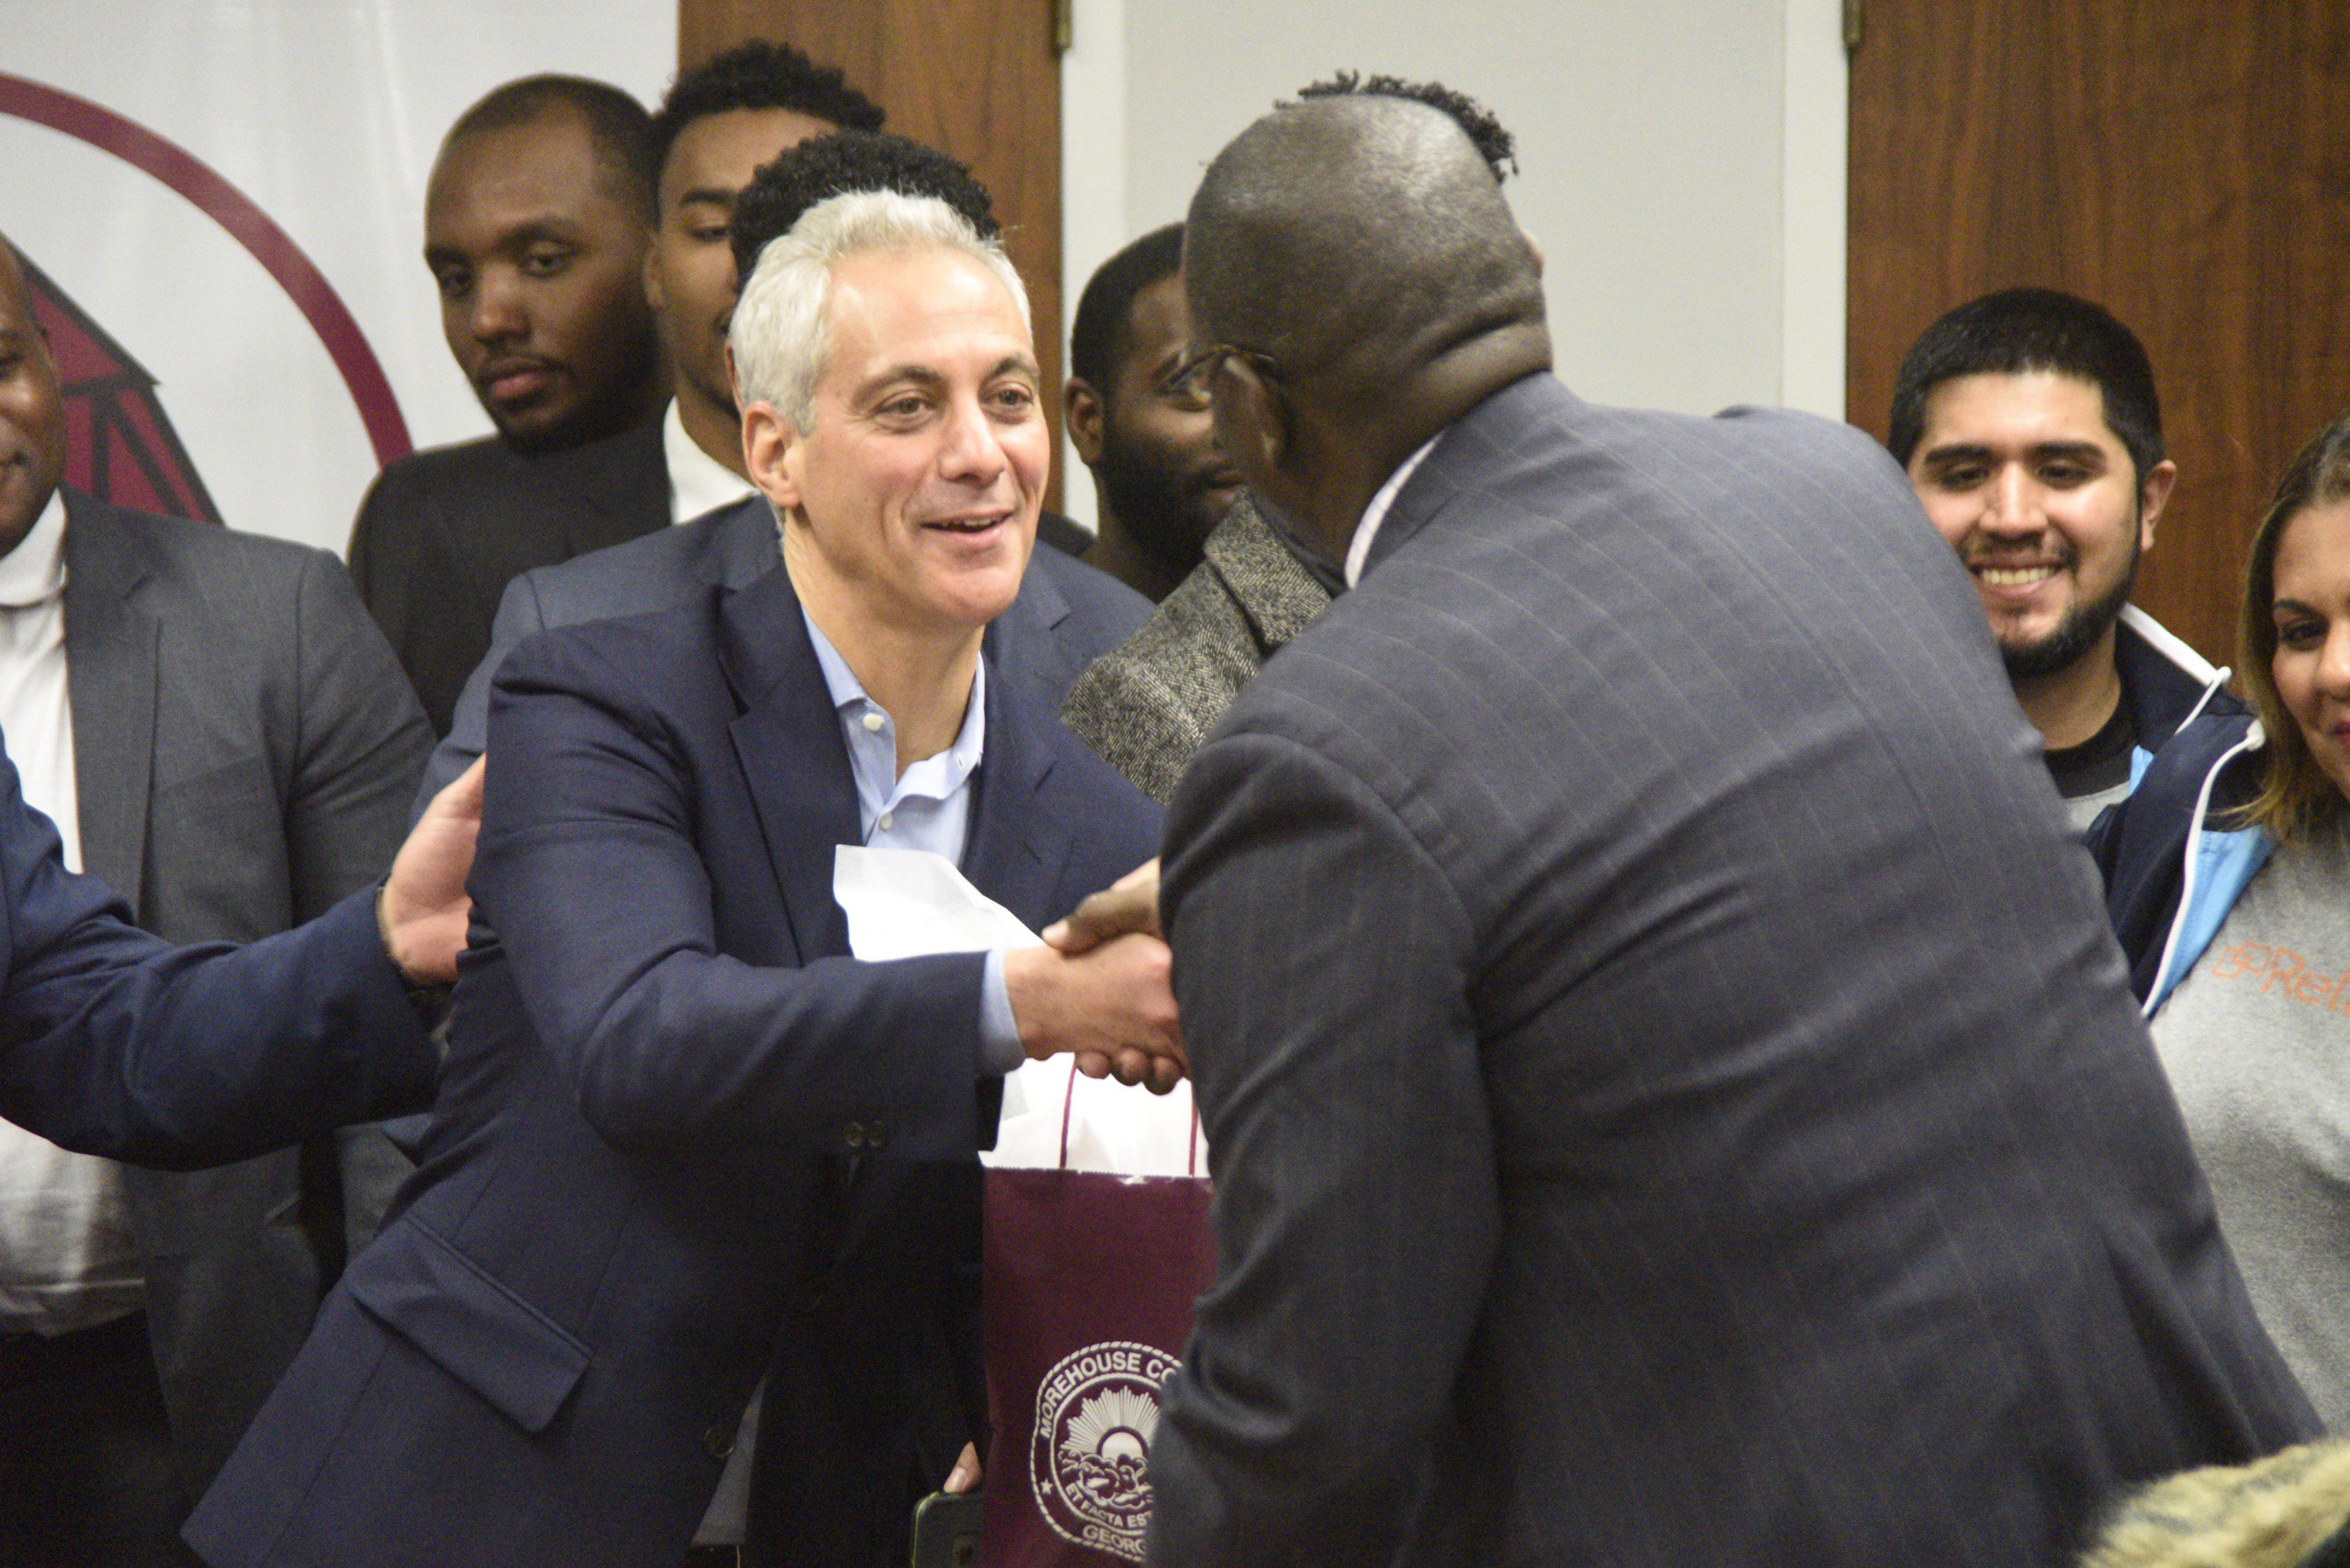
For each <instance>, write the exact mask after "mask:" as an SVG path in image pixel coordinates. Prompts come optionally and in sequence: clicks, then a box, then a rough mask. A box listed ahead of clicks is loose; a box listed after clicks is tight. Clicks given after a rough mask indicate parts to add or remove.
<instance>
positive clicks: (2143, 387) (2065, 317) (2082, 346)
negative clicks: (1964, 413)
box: [1885, 288, 2162, 480]
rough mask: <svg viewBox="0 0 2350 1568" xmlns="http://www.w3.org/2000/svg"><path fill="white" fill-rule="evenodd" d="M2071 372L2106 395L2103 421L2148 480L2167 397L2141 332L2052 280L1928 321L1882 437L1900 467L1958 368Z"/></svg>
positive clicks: (1904, 369)
mask: <svg viewBox="0 0 2350 1568" xmlns="http://www.w3.org/2000/svg"><path fill="white" fill-rule="evenodd" d="M2035 370H2038V371H2045V372H2049V373H2052V374H2054V375H2059V376H2070V377H2072V378H2073V379H2074V380H2077V381H2086V382H2088V383H2089V384H2090V385H2091V386H2093V387H2095V388H2096V389H2097V390H2098V391H2099V392H2100V393H2101V394H2103V396H2104V399H2105V407H2106V425H2107V426H2108V427H2109V428H2111V430H2112V431H2113V432H2114V434H2115V436H2116V438H2118V439H2119V440H2120V441H2121V443H2122V447H2123V449H2124V450H2125V451H2126V452H2128V453H2129V455H2130V462H2132V463H2134V464H2135V465H2136V466H2137V477H2138V478H2139V479H2141V480H2143V479H2144V478H2145V477H2146V475H2147V471H2148V470H2150V469H2152V468H2153V467H2154V465H2155V464H2157V463H2158V462H2161V461H2162V404H2161V402H2160V400H2158V399H2157V398H2156V397H2155V394H2154V367H2153V366H2152V365H2151V364H2149V363H2148V362H2147V357H2146V349H2145V348H2143V347H2142V346H2141V345H2140V344H2139V342H2138V340H2137V334H2135V333H2133V332H2132V331H2131V330H2130V329H2129V328H2128V327H2125V326H2123V325H2122V324H2121V322H2120V321H2118V320H2116V318H2115V317H2114V316H2113V314H2112V313H2111V312H2110V311H2108V310H2106V308H2105V307H2103V306H2097V305H2092V304H2091V303H2089V301H2087V300H2085V299H2077V298H2075V297H2074V296H2072V295H2069V294H2062V293H2059V292H2058V291H2057V290H2055V289H2053V288H2008V289H2002V290H2001V291H2000V292H1998V293H1997V294H1987V295H1984V296H1982V297H1981V299H1974V300H1969V301H1968V302H1967V303H1966V304H1964V305H1961V306H1959V307H1958V308H1957V309H1955V310H1952V311H1950V312H1949V313H1948V314H1947V315H1945V316H1943V317H1942V318H1941V319H1940V320H1939V321H1937V322H1935V323H1934V325H1932V326H1931V327H1928V328H1926V330H1925V332H1924V334H1923V335H1921V336H1920V337H1918V341H1917V342H1916V343H1915V344H1913V345H1911V346H1910V349H1909V352H1908V356H1907V357H1906V358H1903V359H1902V361H1901V370H1900V374H1899V375H1898V377H1896V378H1895V379H1894V384H1893V418H1892V421H1891V424H1890V428H1889V429H1888V431H1887V435H1886V441H1885V444H1886V446H1887V449H1888V450H1889V451H1891V452H1892V453H1893V457H1894V461H1895V462H1898V463H1900V464H1901V466H1902V467H1904V468H1907V467H1908V466H1909V459H1910V458H1911V457H1912V456H1914V455H1915V454H1916V452H1917V451H1918V441H1921V440H1922V439H1924V437H1925V433H1926V400H1927V399H1928V398H1929V397H1930V396H1931V395H1932V393H1933V390H1934V389H1935V388H1936V387H1939V386H1940V385H1941V384H1942V383H1943V382H1944V381H1948V380H1952V379H1956V378H1958V377H1960V376H1983V375H1992V376H2021V375H2026V374H2029V373H2031V372H2033V371H2035Z"/></svg>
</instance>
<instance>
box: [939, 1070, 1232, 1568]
mask: <svg viewBox="0 0 2350 1568" xmlns="http://www.w3.org/2000/svg"><path fill="white" fill-rule="evenodd" d="M1071 1087H1072V1091H1074V1088H1075V1080H1074V1078H1073V1079H1072V1080H1071ZM1067 1116H1068V1106H1067V1105H1066V1103H1065V1104H1064V1105H1063V1106H1062V1140H1061V1158H1062V1160H1063V1162H1064V1164H1065V1165H1066V1161H1067V1159H1068V1133H1067ZM1192 1147H1193V1157H1192V1158H1193V1159H1194V1161H1195V1165H1194V1168H1195V1169H1196V1160H1197V1149H1198V1140H1197V1138H1196V1137H1194V1139H1193V1143H1192ZM986 1177H987V1218H986V1242H985V1253H984V1265H983V1270H984V1272H983V1276H982V1288H983V1293H984V1298H983V1299H984V1303H985V1316H986V1326H985V1333H986V1357H987V1405H988V1415H989V1417H990V1420H991V1422H992V1423H993V1428H994V1434H995V1435H994V1439H993V1447H992V1448H991V1449H990V1450H989V1455H988V1463H987V1473H986V1480H985V1483H984V1484H985V1488H986V1502H985V1509H986V1512H985V1516H984V1520H985V1521H984V1523H983V1526H982V1528H981V1532H980V1549H979V1560H980V1562H981V1563H983V1564H984V1565H986V1568H1094V1565H1097V1564H1100V1563H1139V1562H1141V1561H1142V1536H1143V1531H1144V1529H1145V1528H1146V1526H1147V1525H1148V1524H1149V1520H1150V1477H1149V1460H1150V1443H1151V1439H1152V1438H1153V1437H1154V1436H1156V1434H1157V1431H1158V1427H1159V1401H1160V1399H1161V1397H1162V1395H1161V1391H1160V1385H1162V1384H1163V1383H1164V1382H1165V1381H1166V1380H1167V1377H1168V1375H1169V1374H1170V1373H1172V1372H1173V1371H1174V1370H1175V1368H1176V1366H1177V1365H1178V1363H1179V1362H1180V1360H1181V1357H1182V1352H1183V1342H1184V1341H1185V1340H1186V1339H1187V1338H1188V1337H1190V1335H1191V1302H1192V1299H1193V1298H1194V1297H1196V1296H1197V1295H1198V1294H1199V1293H1201V1291H1203V1290H1205V1289H1206V1288H1207V1286H1208V1284H1209V1282H1210V1281H1211V1280H1212V1279H1213V1278H1214V1277H1215V1249H1214V1243H1213V1241H1211V1238H1210V1236H1209V1233H1208V1183H1207V1181H1206V1179H1203V1178H1201V1177H1199V1176H1196V1175H1194V1176H1114V1175H1109V1174H1107V1173H1103V1172H1097V1171H1089V1170H1068V1169H1066V1168H1065V1169H1060V1170H1049V1169H1048V1170H1033V1169H1031V1170H1020V1169H1003V1168H991V1169H990V1170H988V1171H987V1172H986Z"/></svg>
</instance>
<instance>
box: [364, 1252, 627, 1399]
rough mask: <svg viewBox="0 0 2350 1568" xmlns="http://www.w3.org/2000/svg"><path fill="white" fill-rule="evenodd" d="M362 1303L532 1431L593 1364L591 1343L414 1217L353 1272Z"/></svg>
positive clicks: (462, 1380) (446, 1368) (426, 1353)
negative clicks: (589, 1358) (568, 1330)
mask: <svg viewBox="0 0 2350 1568" xmlns="http://www.w3.org/2000/svg"><path fill="white" fill-rule="evenodd" d="M343 1278H344V1281H345V1282H346V1283H348V1285H349V1286H350V1291H351V1294H352V1295H353V1296H354V1297H355V1298H357V1300H358V1301H359V1304H360V1305H361V1306H363V1307H365V1308H367V1310H368V1311H369V1312H370V1313H372V1314H375V1316H376V1317H378V1318H379V1319H380V1320H381V1321H382V1322H383V1324H384V1325H385V1326H386V1327H388V1328H390V1330H392V1332H393V1333H395V1334H400V1336H401V1337H402V1338H404V1339H406V1340H408V1341H409V1342H410V1343H411V1344H413V1345H415V1346H416V1348H417V1349H419V1350H421V1351H422V1352H424V1354H425V1355H429V1356H431V1357H432V1359H433V1360H434V1361H436V1362H438V1363H440V1365H441V1366H442V1369H444V1370H445V1371H447V1372H448V1373H450V1374H451V1375H452V1376H454V1377H455V1378H456V1379H457V1380H458V1381H459V1382H461V1383H463V1384H464V1385H465V1386H467V1387H469V1388H471V1389H473V1392H474V1393H476V1394H479V1395H480V1396H481V1397H483V1398H484V1399H487V1400H488V1401H489V1402H490V1403H491V1404H492V1405H494V1406H495V1407H497V1408H498V1409H499V1410H500V1411H502V1412H504V1414H505V1415H506V1416H507V1417H509V1418H511V1419H512V1420H513V1421H515V1423H516V1424H517V1425H518V1426H520V1427H521V1428H523V1430H525V1431H526V1432H542V1431H545V1430H546V1425H547V1423H548V1422H550V1421H552V1420H554V1419H555V1413H556V1411H557V1410H559V1409H561V1408H562V1407H563V1401H564V1400H565V1399H567V1398H568V1397H570V1394H571V1390H572V1389H573V1388H574V1387H575V1386H577V1384H578V1382H579V1377H580V1375H581V1374H582V1373H584V1372H586V1371H587V1355H588V1352H587V1346H586V1345H582V1344H581V1343H580V1342H579V1341H578V1340H577V1339H575V1338H573V1337H572V1336H571V1335H570V1334H567V1333H566V1332H564V1329H563V1327H562V1325H561V1324H557V1323H556V1321H555V1320H554V1319H553V1318H551V1317H548V1316H547V1315H546V1314H545V1313H543V1312H541V1311H539V1310H538V1309H537V1308H536V1307H535V1306H533V1305H531V1304H530V1303H528V1302H526V1301H525V1300H523V1299H522V1297H520V1296H518V1295H516V1294H515V1293H514V1292H513V1291H511V1290H509V1289H507V1288H506V1287H505V1286H504V1285H503V1284H501V1283H500V1282H498V1281H496V1280H494V1279H493V1278H491V1277H490V1275H489V1274H487V1273H485V1272H483V1269H482V1266H481V1265H480V1264H478V1263H476V1262H473V1260H472V1259H471V1258H468V1257H466V1256H465V1254H464V1253H463V1252H461V1251H458V1250H457V1248H456V1247H455V1245H454V1244H452V1242H450V1241H447V1240H445V1239H443V1238H442V1237H441V1236H440V1235H438V1234H436V1233H434V1232H433V1231H431V1230H429V1229H427V1228H426V1227H424V1226H422V1225H420V1224H418V1223H417V1222H416V1220H413V1219H411V1220H407V1221H405V1222H404V1223H400V1224H395V1225H393V1226H392V1227H391V1228H390V1229H389V1230H387V1231H384V1232H383V1233H382V1234H381V1235H380V1236H378V1237H377V1238H376V1239H375V1240H374V1241H372V1242H370V1243H369V1246H368V1247H367V1249H366V1250H365V1251H362V1252H361V1253H360V1254H359V1256H358V1257H357V1258H354V1259H353V1260H352V1261H351V1266H350V1268H349V1269H348V1271H346V1272H345V1273H344V1276H343Z"/></svg>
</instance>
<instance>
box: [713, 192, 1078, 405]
mask: <svg viewBox="0 0 2350 1568" xmlns="http://www.w3.org/2000/svg"><path fill="white" fill-rule="evenodd" d="M926 249H941V250H951V251H959V252H961V253H962V254H964V255H967V256H969V257H971V258H972V260H973V261H976V262H978V263H979V264H980V265H982V266H984V267H985V268H987V270H988V271H989V272H991V273H993V275H994V276H995V278H996V281H997V282H999V283H1001V284H1003V286H1004V289H1005V291H1006V292H1008V293H1009V294H1010V295H1011V296H1012V301H1013V304H1014V306H1017V307H1018V308H1019V311H1020V323H1021V325H1022V326H1023V327H1029V325H1030V323H1029V316H1028V291H1027V290H1026V289H1025V288H1024V287H1023V286H1021V283H1020V275H1019V274H1018V273H1017V272H1015V271H1014V270H1013V266H1012V263H1011V261H1010V259H1009V258H1007V257H1006V256H1005V255H1004V254H1003V246H1002V245H1000V244H997V243H996V242H995V241H993V240H990V239H982V238H981V237H980V236H979V234H978V232H977V231H976V230H974V229H973V228H972V226H971V222H970V220H969V219H967V218H965V217H964V216H963V215H962V213H958V212H956V211H955V210H954V209H953V208H952V207H950V206H948V205H947V204H946V203H945V202H941V201H940V200H939V199H938V198H937V197H935V196H909V195H905V194H903V193H901V192H896V191H852V192H848V193H847V194H846V195H841V196H835V197H832V198H831V199H829V200H828V201H825V202H819V203H818V204H817V205H816V206H815V207H812V208H810V209H809V210H808V212H807V213H806V215H805V216H803V217H802V218H801V219H800V221H799V222H798V223H795V224H794V225H793V226H792V229H791V232H790V233H788V234H784V235H782V236H781V237H779V238H778V239H776V240H775V242H774V243H773V244H769V245H768V246H767V248H766V249H765V250H764V251H763V252H761V253H760V255H759V265H758V266H757V268H756V269H755V270H754V271H753V273H752V274H751V276H750V279H749V281H747V282H746V283H744V284H743V293H742V297H741V298H739V299H738V300H736V301H735V304H734V319H733V325H732V326H731V327H729V328H728V329H727V334H726V341H727V343H728V345H729V346H730V347H731V348H733V350H734V373H735V375H736V376H737V377H738V378H739V379H740V380H741V382H742V387H743V400H744V401H745V402H746V403H754V402H764V403H772V404H773V405H775V409H776V410H777V411H778V412H780V413H781V414H782V415H783V416H784V418H785V419H786V420H788V421H790V422H791V426H792V428H793V429H794V430H795V431H799V432H800V433H801V434H802V435H806V434H807V433H808V432H810V431H813V430H815V429H816V383H817V382H819V381H821V380H822V379H824V369H825V363H826V361H827V359H829V358H831V355H832V329H831V319H830V307H831V303H832V270H833V266H834V265H835V264H836V263H838V262H842V261H846V260H847V259H848V258H849V257H850V256H855V255H864V254H871V253H873V252H877V251H879V252H889V251H911V250H926ZM1032 329H1033V328H1032Z"/></svg>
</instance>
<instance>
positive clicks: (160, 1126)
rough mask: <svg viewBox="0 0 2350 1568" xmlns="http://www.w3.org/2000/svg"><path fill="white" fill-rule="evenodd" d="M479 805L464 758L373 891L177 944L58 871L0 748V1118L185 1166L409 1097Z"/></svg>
mask: <svg viewBox="0 0 2350 1568" xmlns="http://www.w3.org/2000/svg"><path fill="white" fill-rule="evenodd" d="M480 813H481V779H480V773H479V770H478V769H476V770H475V771H474V772H473V773H471V774H468V775H466V777H464V778H463V779H461V780H459V781H458V782H457V783H456V784H452V785H451V786H450V788H449V789H448V790H447V791H445V792H443V794H442V795H441V796H440V797H439V798H437V799H436V800H435V801H434V803H433V805H432V807H431V808H429V809H428V810H427V812H426V814H425V816H424V818H423V820H422V821H421V822H420V823H419V824H418V826H417V827H416V830H415V832H414V833H412V834H411V836H410V839H409V842H408V844H407V845H406V846H403V847H402V849H401V851H400V858H399V860H398V861H397V862H396V863H395V866H394V868H393V872H392V875H391V877H390V879H389V881H388V883H387V885H386V886H385V888H383V889H381V891H380V894H379V892H378V891H377V890H375V889H369V890H367V891H364V892H360V893H355V894H353V895H352V896H351V897H350V898H346V899H344V900H343V901H342V902H341V903H339V904H338V905H336V906H335V907H334V908H333V909H329V910H328V912H327V913H326V914H324V915H322V916H320V917H319V918H318V919H316V920H313V921H311V922H310V923H308V924H307V925H304V926H299V927H296V929H293V930H290V931H287V932H285V933H284V934H282V935H279V936H275V937H271V938H268V939H266V940H262V941H258V942H255V943H252V944H251V945H249V946H246V947H242V948H239V947H233V946H230V945H227V944H225V943H218V942H213V943H198V944H194V945H192V946H187V947H173V946H172V945H171V944H169V943H166V942H164V941H161V940H158V939H157V938H154V937H151V936H149V935H148V934H146V933H145V932H143V931H140V930H139V929H136V928H135V927H133V926H132V925H131V924H130V912H129V910H127V909H125V908H124V907H123V905H122V904H121V902H120V899H118V898H115V896H114V895H113V894H112V893H111V892H109V890H108V889H107V888H105V886H104V885H103V884H101V883H99V882H97V881H96V880H94V879H92V878H90V877H80V876H76V875H74V874H73V873H71V872H69V871H68V870H67V869H66V868H65V864H64V862H63V860H61V859H60V858H59V857H58V853H57V830H56V828H55V827H54V826H51V824H50V822H49V820H48V819H47V817H45V816H43V815H40V814H39V813H38V812H36V811H34V810H33V809H32V808H31V807H29V806H27V805H26V804H25V800H24V795H23V794H22V792H21V790H20V789H19V788H18V785H17V779H16V768H15V766H14V764H12V763H8V762H7V760H6V759H5V756H0V895H5V907H0V919H5V941H6V947H5V961H6V965H7V969H6V975H5V981H0V1116H5V1117H6V1118H7V1119H9V1120H10V1121H14V1122H16V1123H17V1124H18V1125H20V1126H23V1127H29V1128H31V1129H32V1130H33V1131H35V1132H37V1133H39V1134H41V1135H42V1136H43V1137H47V1138H50V1139H51V1140H53V1141H55V1142H57V1143H58V1144H61V1145H63V1146H64V1147H68V1148H71V1149H76V1150H78V1151H80V1152H83V1153H87V1154H102V1155H107V1156H109V1157H111V1158H117V1159H126V1160H130V1161H133V1162H136V1163H140V1164H147V1165H156V1166H165V1167H194V1166H203V1165H214V1164H224V1163H226V1162H229V1161H232V1160H237V1159H244V1158H249V1157H251V1156H253V1155H255V1154H258V1153H261V1152H263V1151H265V1150H267V1149H271V1148H276V1147H281V1146H283V1145H286V1144H290V1143H293V1142H296V1141H298V1140H299V1139H301V1138H304V1137H309V1136H310V1135H312V1134H314V1133H317V1132H320V1131H323V1130H325V1129H327V1128H329V1127H337V1126H339V1125H341V1124H342V1123H345V1122H349V1121H359V1120H367V1119H371V1118H374V1117H379V1116H387V1115H392V1114H396V1113H398V1112H400V1111H404V1110H412V1109H416V1108H419V1107H421V1106H423V1105H424V1104H425V1103H426V1102H427V1101H428V1100H429V1099H430V1098H431V1096H432V1084H433V1075H434V1073H435V1071H436V1069H437V1067H438V1064H439V1063H438V1054H437V1053H436V1052H435V1050H434V1048H433V1046H432V1043H431V1041H430V1040H429V1039H428V1038H427V1036H426V1033H425V1030H424V1026H423V1023H422V1020H421V1017H420V1016H419V1012H418V1010H417V1007H416V1005H415V1004H414V1002H412V1001H411V995H410V992H411V986H421V985H425V984H432V983H438V982H441V981H446V980H448V979H450V978H452V976H453V975H454V973H455V970H456V953H457V951H458V950H459V949H460V948H461V947H462V946H463V940H464V939H463V924H464V877H465V872H466V869H467V867H469V866H470V865H471V863H472V858H473V829H474V827H475V826H476V825H477V824H478V822H479V820H480ZM395 954H396V955H397V956H398V961H397V963H395V961H394V955H395Z"/></svg>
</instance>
